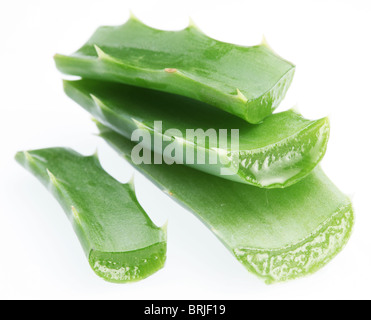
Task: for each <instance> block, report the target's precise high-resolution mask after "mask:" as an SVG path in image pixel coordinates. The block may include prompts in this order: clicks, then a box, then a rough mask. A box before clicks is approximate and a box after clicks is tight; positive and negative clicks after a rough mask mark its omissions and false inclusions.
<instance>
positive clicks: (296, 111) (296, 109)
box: [290, 104, 301, 115]
mask: <svg viewBox="0 0 371 320" xmlns="http://www.w3.org/2000/svg"><path fill="white" fill-rule="evenodd" d="M290 110H291V111H293V112H295V113H296V114H298V115H301V112H300V110H299V105H298V104H296V105H294V106H293V107H292V108H291V109H290Z"/></svg>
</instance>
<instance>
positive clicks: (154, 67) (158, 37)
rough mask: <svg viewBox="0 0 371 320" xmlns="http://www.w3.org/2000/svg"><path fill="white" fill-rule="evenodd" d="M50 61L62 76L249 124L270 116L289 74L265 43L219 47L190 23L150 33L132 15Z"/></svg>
mask: <svg viewBox="0 0 371 320" xmlns="http://www.w3.org/2000/svg"><path fill="white" fill-rule="evenodd" d="M55 61H56V65H57V67H58V69H59V70H60V71H61V72H63V73H65V74H69V75H76V76H81V77H83V78H89V79H97V80H107V81H112V82H121V83H125V84H130V85H135V86H140V87H146V88H151V89H156V90H160V91H165V92H169V93H175V94H179V95H183V96H187V97H190V98H193V99H196V100H199V101H203V102H205V103H208V104H210V105H212V106H215V107H218V108H220V109H223V110H224V111H227V112H229V113H232V114H234V115H236V116H238V117H241V118H242V119H244V120H246V121H248V122H250V123H259V122H260V121H262V120H263V119H264V118H265V117H267V116H268V115H270V114H271V113H272V112H273V110H274V109H275V108H276V107H277V106H278V105H279V103H280V102H281V101H282V99H283V98H284V96H285V94H286V92H287V90H288V88H289V86H290V84H291V82H292V79H293V76H294V72H295V66H294V65H293V64H291V63H289V62H287V61H285V60H283V59H282V58H280V57H279V56H277V55H276V54H275V53H274V52H273V51H272V50H271V49H270V48H269V47H268V46H267V45H265V44H262V45H257V46H252V47H243V46H237V45H233V44H229V43H223V42H220V41H217V40H214V39H211V38H209V37H207V36H206V35H205V34H203V33H202V32H200V30H199V29H197V28H196V27H195V26H194V25H192V24H191V25H190V26H189V27H188V28H186V29H184V30H182V31H174V32H169V31H161V30H156V29H153V28H151V27H148V26H146V25H144V24H143V23H141V22H140V21H138V19H136V18H134V17H132V18H131V19H130V20H129V21H128V22H127V23H126V24H124V25H122V26H119V27H101V28H99V29H98V30H97V31H96V32H95V34H94V35H93V36H92V37H91V38H90V40H89V41H88V42H87V43H86V44H85V45H84V46H83V47H82V48H81V49H80V50H78V51H77V52H76V53H74V54H72V55H70V56H65V55H59V54H58V55H56V56H55Z"/></svg>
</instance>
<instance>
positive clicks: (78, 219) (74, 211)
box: [71, 206, 81, 225]
mask: <svg viewBox="0 0 371 320" xmlns="http://www.w3.org/2000/svg"><path fill="white" fill-rule="evenodd" d="M71 211H72V214H73V218H74V219H75V221H76V222H77V223H78V224H79V225H81V220H80V215H79V212H78V211H77V210H76V208H75V207H74V206H72V207H71Z"/></svg>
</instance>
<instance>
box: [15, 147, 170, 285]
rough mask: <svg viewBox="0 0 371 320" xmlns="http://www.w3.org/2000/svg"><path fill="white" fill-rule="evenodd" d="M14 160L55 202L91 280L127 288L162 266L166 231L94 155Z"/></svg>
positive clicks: (42, 153) (38, 154) (50, 154)
mask: <svg viewBox="0 0 371 320" xmlns="http://www.w3.org/2000/svg"><path fill="white" fill-rule="evenodd" d="M16 160H17V161H18V162H19V163H20V164H21V165H22V166H23V167H25V168H26V169H27V170H29V171H30V172H31V173H33V174H34V175H35V176H36V177H37V178H38V179H39V180H40V181H41V182H42V183H43V184H44V185H45V187H47V189H48V190H50V191H51V192H52V193H53V195H54V196H55V197H56V199H57V200H58V201H59V203H60V204H61V206H62V207H63V209H64V211H65V212H66V214H67V216H68V218H69V219H70V221H71V223H72V225H73V228H74V230H75V232H76V234H77V236H78V238H79V240H80V242H81V245H82V247H83V249H84V252H85V254H86V256H87V258H88V260H89V263H90V266H91V267H92V269H93V270H94V271H95V273H96V274H97V275H99V276H100V277H102V278H103V279H105V280H107V281H110V282H115V283H125V282H133V281H138V280H142V279H144V278H147V277H148V276H150V275H152V274H153V273H155V272H156V271H158V270H160V269H161V268H162V267H163V266H164V263H165V260H166V247H167V244H166V230H165V229H164V228H158V227H156V226H155V225H154V223H153V222H152V221H151V219H150V218H149V217H148V215H147V214H146V213H145V211H144V210H143V209H142V207H141V206H140V205H139V203H138V201H137V199H136V196H135V192H134V188H133V185H132V184H130V183H129V184H121V183H119V182H118V181H117V180H115V179H114V178H112V177H111V176H110V175H108V174H107V173H106V172H105V171H104V170H103V168H102V167H101V165H100V163H99V160H98V158H97V157H96V156H95V155H94V156H91V157H84V156H82V155H80V154H78V153H76V152H75V151H72V150H70V149H64V148H52V149H43V150H35V151H29V152H20V153H18V154H17V155H16Z"/></svg>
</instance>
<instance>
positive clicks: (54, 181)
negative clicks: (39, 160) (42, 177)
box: [46, 169, 59, 187]
mask: <svg viewBox="0 0 371 320" xmlns="http://www.w3.org/2000/svg"><path fill="white" fill-rule="evenodd" d="M46 172H47V173H48V176H49V179H50V182H51V183H52V184H53V185H54V186H55V187H57V186H58V184H59V183H58V180H57V178H56V177H55V175H54V174H52V173H51V172H50V171H49V170H48V169H46Z"/></svg>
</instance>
